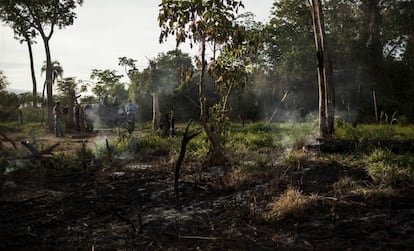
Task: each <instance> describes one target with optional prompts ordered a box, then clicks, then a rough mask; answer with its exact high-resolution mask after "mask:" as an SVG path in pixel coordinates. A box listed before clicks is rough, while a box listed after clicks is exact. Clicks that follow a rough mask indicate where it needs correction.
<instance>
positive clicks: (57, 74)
mask: <svg viewBox="0 0 414 251" xmlns="http://www.w3.org/2000/svg"><path fill="white" fill-rule="evenodd" d="M46 70H47V62H46V61H45V62H43V66H42V68H41V69H40V72H41V74H43V73H45V72H46ZM62 77H63V68H62V66H61V65H60V63H59V61H56V60H55V61H53V62H52V85H53V84H55V83H56V81H57V80H58V79H59V78H62ZM45 89H46V81H45V83H44V84H43V92H42V97H44V96H45Z"/></svg>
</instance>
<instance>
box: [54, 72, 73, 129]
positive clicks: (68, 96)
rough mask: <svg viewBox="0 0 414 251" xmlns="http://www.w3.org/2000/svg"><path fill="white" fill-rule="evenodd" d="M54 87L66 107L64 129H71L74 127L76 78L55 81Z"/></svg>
mask: <svg viewBox="0 0 414 251" xmlns="http://www.w3.org/2000/svg"><path fill="white" fill-rule="evenodd" d="M56 89H57V91H58V92H59V96H60V100H61V101H62V102H61V103H62V105H63V106H64V107H67V108H68V113H67V114H66V120H65V124H66V129H67V130H71V129H74V128H75V123H74V120H73V119H74V107H75V99H76V91H77V90H76V89H77V83H76V79H75V78H72V77H69V78H64V79H61V80H58V81H57V84H56Z"/></svg>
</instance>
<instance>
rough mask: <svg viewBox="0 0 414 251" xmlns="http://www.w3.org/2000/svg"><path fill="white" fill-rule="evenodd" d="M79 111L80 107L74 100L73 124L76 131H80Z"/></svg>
mask: <svg viewBox="0 0 414 251" xmlns="http://www.w3.org/2000/svg"><path fill="white" fill-rule="evenodd" d="M80 110H81V106H80V104H79V102H78V100H77V99H75V124H76V131H78V132H80V131H81V125H80Z"/></svg>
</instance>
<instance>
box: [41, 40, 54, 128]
mask: <svg viewBox="0 0 414 251" xmlns="http://www.w3.org/2000/svg"><path fill="white" fill-rule="evenodd" d="M43 41H44V46H45V52H46V81H45V84H46V94H47V126H48V128H49V130H50V131H53V125H54V119H53V106H54V101H53V88H52V84H53V83H52V59H51V56H50V47H49V40H48V39H47V38H45V39H44V40H43Z"/></svg>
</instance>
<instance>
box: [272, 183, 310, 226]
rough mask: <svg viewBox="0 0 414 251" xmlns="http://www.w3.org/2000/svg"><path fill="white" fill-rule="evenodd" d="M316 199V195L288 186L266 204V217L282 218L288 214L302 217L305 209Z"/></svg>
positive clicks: (298, 217) (297, 217)
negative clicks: (268, 210) (305, 193)
mask: <svg viewBox="0 0 414 251" xmlns="http://www.w3.org/2000/svg"><path fill="white" fill-rule="evenodd" d="M316 200H317V196H316V195H310V196H306V195H303V194H302V192H301V191H300V190H299V189H298V188H294V187H289V188H288V189H287V190H286V191H285V192H284V193H283V194H282V195H280V197H279V198H277V199H276V200H274V201H273V202H271V203H270V204H269V205H268V207H269V208H270V212H269V214H268V218H269V219H277V220H282V219H284V218H286V217H288V216H293V217H294V218H296V219H300V218H302V217H303V215H304V213H305V210H306V209H307V208H308V207H310V206H311V205H312V203H314V202H315V201H316Z"/></svg>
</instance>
